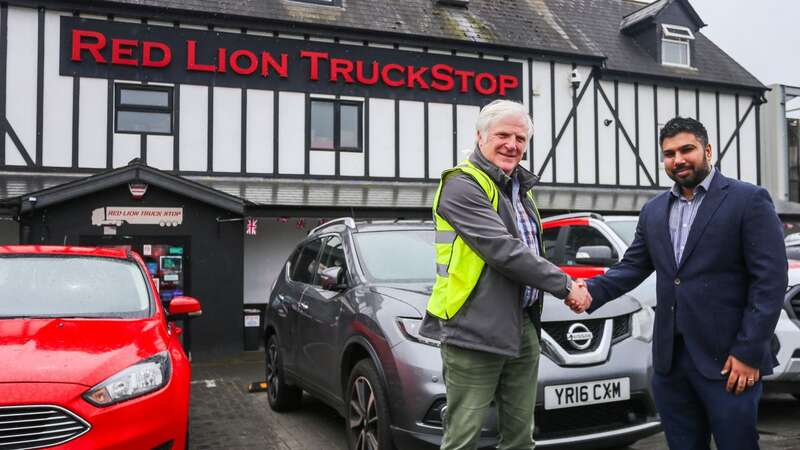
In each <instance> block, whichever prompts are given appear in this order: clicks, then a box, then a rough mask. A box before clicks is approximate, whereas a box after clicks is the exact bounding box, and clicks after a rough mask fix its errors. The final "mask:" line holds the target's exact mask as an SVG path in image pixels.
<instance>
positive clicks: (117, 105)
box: [114, 83, 175, 136]
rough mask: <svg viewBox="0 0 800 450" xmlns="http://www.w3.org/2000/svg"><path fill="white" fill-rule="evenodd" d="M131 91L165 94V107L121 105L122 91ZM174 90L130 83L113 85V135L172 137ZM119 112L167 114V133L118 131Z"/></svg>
mask: <svg viewBox="0 0 800 450" xmlns="http://www.w3.org/2000/svg"><path fill="white" fill-rule="evenodd" d="M123 89H125V90H131V91H150V92H165V93H166V94H167V106H147V105H134V104H123V103H122V90H123ZM173 94H174V88H173V87H172V86H160V85H159V86H156V85H149V84H148V85H142V84H130V83H114V133H118V134H134V135H149V134H152V135H155V136H172V135H174V133H175V103H174V101H175V100H174V95H173ZM120 112H134V113H137V112H144V113H147V112H153V113H162V114H163V113H168V114H169V132H168V133H164V132H161V131H130V130H120V129H119V113H120Z"/></svg>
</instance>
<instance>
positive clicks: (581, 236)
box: [563, 225, 618, 266]
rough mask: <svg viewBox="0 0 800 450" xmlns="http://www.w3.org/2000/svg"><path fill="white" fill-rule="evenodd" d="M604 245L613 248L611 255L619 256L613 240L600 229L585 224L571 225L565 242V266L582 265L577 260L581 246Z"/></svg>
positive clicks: (613, 256)
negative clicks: (609, 239) (612, 243)
mask: <svg viewBox="0 0 800 450" xmlns="http://www.w3.org/2000/svg"><path fill="white" fill-rule="evenodd" d="M587 246H603V247H608V248H609V249H611V257H612V258H614V259H616V258H617V257H618V254H617V251H616V250H615V249H614V246H613V245H611V242H609V241H608V239H606V237H605V236H603V233H601V232H600V231H598V230H596V229H594V228H592V227H590V226H585V225H573V226H570V227H569V234H568V235H567V239H566V241H565V242H564V264H563V265H565V266H577V265H580V264H578V263H577V262H575V256H576V254H577V253H578V250H580V248H581V247H587Z"/></svg>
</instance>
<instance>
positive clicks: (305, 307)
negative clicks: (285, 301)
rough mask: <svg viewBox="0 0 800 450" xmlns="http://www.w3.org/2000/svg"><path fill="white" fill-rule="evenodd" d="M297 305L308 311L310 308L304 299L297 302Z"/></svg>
mask: <svg viewBox="0 0 800 450" xmlns="http://www.w3.org/2000/svg"><path fill="white" fill-rule="evenodd" d="M297 306H299V307H300V309H302V310H303V311H307V310H308V303H306V302H304V301H302V300H300V301H299V302H297Z"/></svg>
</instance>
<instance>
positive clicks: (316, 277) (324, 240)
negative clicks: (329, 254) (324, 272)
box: [310, 233, 349, 290]
mask: <svg viewBox="0 0 800 450" xmlns="http://www.w3.org/2000/svg"><path fill="white" fill-rule="evenodd" d="M337 238H338V239H339V242H341V246H342V259H343V262H342V264H343V266H341V267H342V269H344V271H345V274H347V273H348V267H349V264H348V261H347V251H346V249H345V243H344V236H342V235H341V234H339V233H330V234H327V233H326V234H324V235H322V236H321V237H320V239H321V240H322V245H320V247H319V252H318V254H317V271H316V272H315V273H314V279H313V280H312V282H311V283H310V285H311V286H313V287H315V288H320V289H323V290H327V289H325V288H323V287H322V285H321V284H319V265H320V263H322V257H323V256H325V248H326V247H327V245H328V242H329V241H330V240H331V239H337ZM348 276H349V275H348Z"/></svg>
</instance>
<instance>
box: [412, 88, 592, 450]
mask: <svg viewBox="0 0 800 450" xmlns="http://www.w3.org/2000/svg"><path fill="white" fill-rule="evenodd" d="M476 128H477V148H476V150H475V151H473V152H472V154H471V155H470V157H469V158H468V160H466V161H464V162H463V163H462V164H459V165H458V166H456V167H454V168H452V169H448V170H446V171H445V172H444V173H443V174H442V177H441V182H440V184H439V189H438V191H437V193H436V197H435V199H434V205H433V214H434V219H435V221H436V271H437V272H436V284H435V285H434V287H433V292H432V294H431V297H430V300H429V302H428V310H427V314H426V317H425V320H424V321H423V324H422V328H421V330H420V331H421V333H422V334H423V335H425V336H427V337H430V338H433V339H438V340H440V341H441V342H442V365H443V376H444V381H445V385H446V387H447V409H446V411H445V418H444V419H445V429H444V438H443V441H442V446H441V448H442V449H445V450H451V449H473V448H475V447H476V444H477V441H478V437H479V436H480V431H481V425H482V424H483V420H484V416H485V413H486V411H487V409H488V407H489V404H490V403H491V401H492V400H495V402H496V404H497V411H498V417H499V426H500V446H499V448H500V449H505V450H510V449H532V448H533V447H534V441H533V437H532V435H533V411H534V406H535V404H536V379H537V373H538V367H539V335H540V333H541V327H540V319H541V312H542V303H543V298H542V296H543V293H544V292H550V293H551V294H553V295H554V296H556V297H558V298H561V299H565V302H567V304H568V305H577V304H580V305H586V304H587V303H590V302H591V298H590V297H589V294H588V291H587V290H586V287H585V284H582V283H581V284H576V283H575V282H573V281H572V279H571V278H570V277H569V276H568V275H566V274H565V273H564V272H562V271H561V270H560V269H559V268H558V267H556V266H554V265H553V264H551V263H550V262H549V261H547V260H546V259H545V258H544V257H543V256H542V254H543V248H542V241H541V221H540V219H539V213H538V211H537V209H536V205H535V203H534V200H533V195H532V193H531V188H532V187H533V185H534V184H535V183H536V182H537V181H538V178H537V177H536V176H535V175H534V174H532V173H531V172H530V171H528V170H526V169H525V168H523V167H522V166H520V165H519V162H520V161H521V160H522V157H523V155H524V153H525V149H526V148H527V145H528V141H529V140H530V138H531V135H532V134H533V122H532V121H531V118H530V116H528V114H527V112H526V110H525V107H524V106H523V105H521V104H519V103H516V102H512V101H508V100H497V101H494V102H492V103H490V104H488V105H486V106H485V107H484V108H483V109H482V110H481V112H480V114H479V115H478V120H477V124H476Z"/></svg>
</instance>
